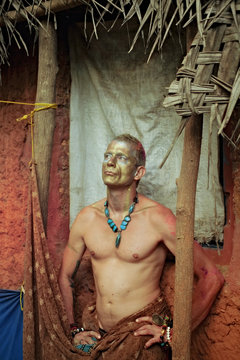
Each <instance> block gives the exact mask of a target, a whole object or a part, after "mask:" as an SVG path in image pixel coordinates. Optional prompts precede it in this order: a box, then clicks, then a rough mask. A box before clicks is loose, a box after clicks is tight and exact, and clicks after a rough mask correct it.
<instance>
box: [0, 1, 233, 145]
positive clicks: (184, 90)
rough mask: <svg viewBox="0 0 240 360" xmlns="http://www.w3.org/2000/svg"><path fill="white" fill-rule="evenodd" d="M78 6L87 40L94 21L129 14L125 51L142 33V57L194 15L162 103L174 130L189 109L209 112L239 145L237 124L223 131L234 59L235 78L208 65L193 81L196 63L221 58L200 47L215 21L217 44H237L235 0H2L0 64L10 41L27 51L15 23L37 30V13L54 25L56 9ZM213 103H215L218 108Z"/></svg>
mask: <svg viewBox="0 0 240 360" xmlns="http://www.w3.org/2000/svg"><path fill="white" fill-rule="evenodd" d="M79 6H81V9H80V12H81V13H82V12H84V14H85V15H84V17H83V18H84V21H85V27H87V26H88V25H89V21H90V22H91V23H92V29H93V30H92V34H91V36H90V37H89V38H88V39H86V40H87V41H91V38H92V36H96V37H98V26H99V25H100V24H101V26H103V27H105V28H106V29H107V30H109V29H108V28H107V24H106V21H105V20H106V19H109V18H111V20H113V26H114V20H117V19H122V23H123V24H126V23H127V22H128V21H129V20H131V19H132V18H133V17H135V18H136V19H137V21H138V23H139V26H138V29H137V32H136V34H135V37H134V39H133V41H132V44H131V46H130V49H129V51H131V50H132V49H133V48H134V45H135V43H136V41H137V39H138V38H139V37H142V39H143V41H144V44H145V49H146V52H147V53H148V60H149V59H150V58H151V55H152V53H153V52H154V51H156V50H160V49H161V48H162V46H163V44H164V41H165V39H166V38H167V36H168V35H169V33H170V30H171V27H173V26H176V25H177V26H178V27H179V30H180V31H181V30H182V29H183V28H186V27H187V26H188V25H189V24H190V23H191V22H192V21H193V20H195V21H196V23H197V27H198V34H197V37H196V38H195V40H194V41H195V43H194V44H193V47H194V49H195V50H192V49H191V50H190V52H189V53H188V55H187V57H186V59H185V63H183V67H182V68H181V69H180V71H179V72H178V74H177V78H176V81H175V82H174V83H173V84H172V85H171V87H170V89H169V96H168V97H167V99H166V101H165V105H166V106H170V105H174V106H176V108H177V112H178V113H179V115H180V116H182V118H183V121H182V123H181V126H180V130H179V132H181V131H182V129H183V128H184V124H185V123H186V121H185V119H186V117H189V116H190V115H191V114H201V113H205V112H209V113H210V117H211V121H213V119H216V120H217V121H218V126H219V133H221V134H222V135H223V136H224V137H225V138H227V140H228V141H229V142H230V143H231V144H232V145H233V146H234V147H235V148H238V149H239V144H240V133H239V130H238V129H239V128H240V126H238V124H237V125H236V127H235V128H234V129H233V135H234V137H230V138H229V137H228V136H227V135H226V134H224V132H223V129H224V127H225V126H226V124H227V123H228V121H229V119H230V116H231V114H232V112H233V109H234V108H235V105H236V103H237V102H238V100H239V95H240V85H239V83H240V80H239V79H240V72H239V70H238V66H239V64H238V66H237V69H236V72H235V76H236V78H235V80H234V79H233V81H232V82H231V83H230V84H229V83H228V81H226V79H225V78H224V72H223V73H222V75H221V74H220V76H219V74H218V77H217V78H216V77H214V75H213V68H212V72H211V73H210V74H209V77H208V78H206V79H205V81H204V84H202V83H201V79H200V81H199V75H196V74H197V67H199V68H201V66H203V64H205V65H206V64H210V63H219V64H220V63H221V59H222V52H221V51H220V49H217V50H216V51H215V53H214V52H213V51H212V49H210V50H209V49H207V48H205V45H206V37H207V34H208V33H209V31H211V29H213V28H214V27H216V26H219V24H225V25H226V33H225V35H224V36H225V38H224V37H223V39H222V41H223V44H225V43H226V39H228V40H229V38H231V41H233V42H235V43H236V42H237V43H239V41H240V36H239V34H240V30H239V22H240V18H239V15H238V14H239V12H240V0H222V1H221V0H2V1H1V5H0V66H1V64H4V63H8V47H9V46H10V45H11V43H12V42H13V41H15V42H16V43H17V44H18V46H19V47H24V48H25V49H26V51H28V49H27V47H26V44H25V42H24V40H23V38H22V36H21V33H20V31H19V30H18V27H17V22H19V21H25V23H26V24H27V26H28V28H29V31H30V32H33V31H35V32H36V33H37V32H38V29H39V26H42V24H41V19H42V18H43V17H44V18H46V17H47V18H49V17H50V16H51V17H52V16H53V18H54V20H55V23H56V26H57V20H56V19H57V17H56V14H57V13H58V12H59V11H63V10H68V9H70V8H74V7H79ZM228 28H232V29H233V28H234V30H233V31H232V33H231V34H228ZM146 29H147V31H146ZM224 39H225V40H224ZM228 40H227V41H228ZM199 49H201V54H199ZM239 51H240V50H239V47H238V49H237V55H236V56H238V55H239ZM224 61H225V64H224V63H223V60H222V63H221V66H220V67H221V68H222V67H224V66H225V67H227V66H231V64H227V62H226V59H225V60H224ZM220 73H221V72H220ZM232 84H233V86H232ZM219 89H220V90H219ZM199 92H200V93H201V94H200V95H199ZM196 94H198V95H196ZM219 104H221V111H220V112H219V109H220V107H219V106H220V105H219ZM222 104H224V105H225V108H224V107H222ZM214 105H215V106H214ZM218 105H219V106H218ZM177 136H178V135H177ZM177 136H176V138H177ZM234 139H236V140H234Z"/></svg>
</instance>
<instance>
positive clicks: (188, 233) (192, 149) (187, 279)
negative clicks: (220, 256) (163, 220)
mask: <svg viewBox="0 0 240 360" xmlns="http://www.w3.org/2000/svg"><path fill="white" fill-rule="evenodd" d="M224 31H225V25H219V26H217V27H214V28H212V29H210V30H209V32H208V34H207V37H206V46H205V51H211V50H212V51H215V50H218V49H219V47H220V45H221V41H222V37H223V34H224ZM212 70H213V65H212V64H211V65H199V66H198V69H197V74H196V77H195V80H194V83H198V84H203V83H207V82H208V81H209V79H210V76H211V74H212ZM201 139H202V116H199V115H192V116H191V118H190V120H189V121H188V123H187V125H186V128H185V136H184V149H183V157H182V166H181V172H180V178H179V179H178V182H177V187H178V196H177V211H176V213H177V225H176V227H177V229H176V238H177V244H176V270H175V297H174V317H173V318H174V328H173V356H172V359H173V360H190V352H191V325H192V292H193V238H194V215H195V196H196V186H197V177H198V168H199V159H200V151H201Z"/></svg>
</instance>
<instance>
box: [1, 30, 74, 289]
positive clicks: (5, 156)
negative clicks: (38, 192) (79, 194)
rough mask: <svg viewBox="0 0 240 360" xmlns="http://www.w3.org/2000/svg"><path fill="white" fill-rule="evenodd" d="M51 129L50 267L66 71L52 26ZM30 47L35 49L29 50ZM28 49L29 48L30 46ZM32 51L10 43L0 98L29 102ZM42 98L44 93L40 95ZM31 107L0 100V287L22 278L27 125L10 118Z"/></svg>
mask: <svg viewBox="0 0 240 360" xmlns="http://www.w3.org/2000/svg"><path fill="white" fill-rule="evenodd" d="M58 48H59V51H58V58H59V71H58V75H57V86H56V102H57V104H59V106H58V109H57V110H56V129H55V134H54V143H53V155H52V167H51V174H50V177H51V180H50V188H49V215H48V237H49V239H50V240H49V248H50V251H51V254H52V255H53V261H54V263H55V265H56V267H58V266H59V263H60V261H61V256H62V251H63V248H64V246H65V244H66V241H67V239H68V233H69V191H68V188H69V172H68V164H69V161H68V157H69V150H68V144H69V92H70V72H69V57H68V47H67V32H66V30H64V29H62V28H61V25H59V27H58ZM35 52H36V51H35ZM30 53H31V49H30ZM37 61H38V59H37V54H36V55H34V56H31V55H30V56H26V53H25V51H24V50H21V51H19V50H18V49H17V48H16V47H14V46H13V47H12V49H10V67H8V66H3V67H2V86H1V87H0V100H8V101H15V102H23V103H34V102H35V96H36V83H37ZM46 102H48V99H46ZM32 109H33V107H30V106H26V105H16V104H2V103H0V214H1V217H0V234H1V247H0V259H1V261H0V288H3V289H4V288H6V289H19V288H20V286H21V284H22V282H23V271H24V243H25V221H26V214H27V202H28V178H29V161H30V160H31V137H30V129H29V126H28V125H27V123H26V121H21V122H17V121H16V119H17V118H19V117H21V116H23V115H24V114H28V113H29V112H30V111H31V110H32Z"/></svg>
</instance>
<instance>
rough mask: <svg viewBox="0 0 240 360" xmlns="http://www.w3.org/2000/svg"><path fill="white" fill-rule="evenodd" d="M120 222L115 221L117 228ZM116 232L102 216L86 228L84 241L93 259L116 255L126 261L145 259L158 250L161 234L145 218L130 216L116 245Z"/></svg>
mask: <svg viewBox="0 0 240 360" xmlns="http://www.w3.org/2000/svg"><path fill="white" fill-rule="evenodd" d="M120 224H121V222H119V221H118V222H117V221H116V225H117V227H118V229H120ZM117 236H118V233H117V232H113V230H112V228H111V227H110V226H109V224H108V223H107V219H106V218H104V217H103V216H102V217H100V216H99V218H97V219H95V221H94V223H92V224H89V227H88V228H87V229H86V232H85V236H84V241H85V244H86V246H87V248H88V250H89V251H90V254H91V256H92V257H93V258H95V259H99V260H100V259H104V258H108V257H112V256H117V257H119V258H121V259H122V260H124V261H127V262H136V261H139V260H141V259H147V258H149V257H152V256H154V254H155V253H156V256H157V253H158V252H159V243H160V240H161V234H159V233H157V232H156V231H155V229H153V228H152V227H151V224H149V222H148V221H146V219H145V220H144V218H143V217H141V216H140V217H139V216H132V219H131V221H130V222H129V224H128V226H127V227H126V229H124V230H122V231H121V241H120V244H119V247H116V238H117ZM158 255H159V254H158Z"/></svg>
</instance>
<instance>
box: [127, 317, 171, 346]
mask: <svg viewBox="0 0 240 360" xmlns="http://www.w3.org/2000/svg"><path fill="white" fill-rule="evenodd" d="M136 322H137V323H139V324H140V323H142V322H145V323H146V322H147V324H145V325H143V326H141V327H140V328H139V329H137V330H135V332H134V335H135V336H141V335H152V338H151V339H150V340H148V341H147V342H146V344H145V349H147V348H149V347H150V346H152V345H153V344H155V343H158V344H159V343H161V342H163V341H164V342H166V341H167V339H166V332H165V330H163V328H162V326H158V325H156V324H154V322H153V320H152V317H151V316H143V317H140V318H138V319H136ZM161 336H163V339H161Z"/></svg>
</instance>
